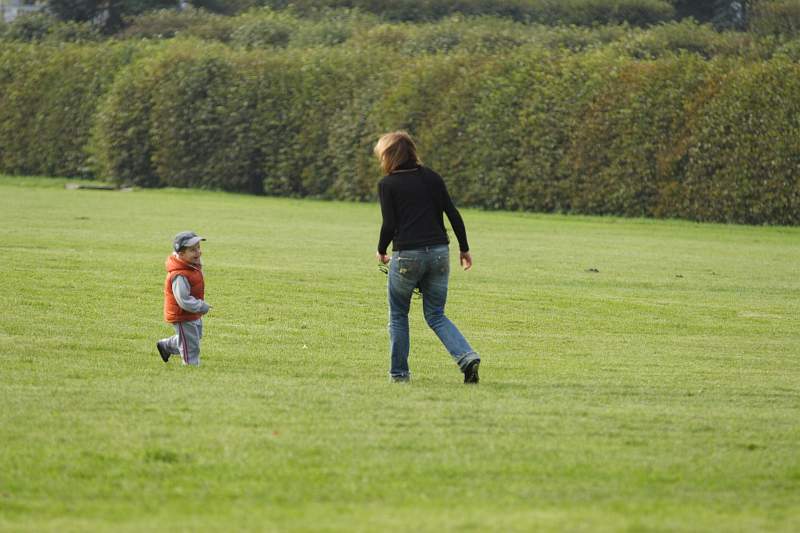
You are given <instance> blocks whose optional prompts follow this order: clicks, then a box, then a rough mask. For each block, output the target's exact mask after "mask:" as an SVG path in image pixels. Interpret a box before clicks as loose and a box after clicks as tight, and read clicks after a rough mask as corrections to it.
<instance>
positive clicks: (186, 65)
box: [150, 40, 257, 191]
mask: <svg viewBox="0 0 800 533" xmlns="http://www.w3.org/2000/svg"><path fill="white" fill-rule="evenodd" d="M232 59H233V58H232V55H231V52H230V51H229V50H227V49H225V48H224V47H221V46H212V45H209V44H205V43H201V42H198V41H193V40H186V41H176V42H174V43H171V44H170V45H169V46H168V47H167V48H166V49H165V50H164V53H163V54H162V55H161V56H160V57H159V62H158V64H157V65H156V67H155V76H156V78H158V80H159V81H158V84H157V85H156V87H155V89H154V91H153V94H152V100H151V102H152V107H151V109H150V113H151V114H150V128H151V130H150V135H151V143H152V146H153V151H152V161H153V165H154V167H155V170H156V173H157V175H158V176H159V177H160V178H161V182H162V183H163V184H165V185H168V186H173V187H202V188H212V189H224V190H233V191H241V190H247V189H248V188H253V186H252V184H251V180H250V176H249V175H248V173H247V167H248V161H247V157H248V156H249V154H247V151H246V150H244V149H243V148H242V147H241V146H237V142H239V141H241V140H242V138H241V137H242V136H241V135H240V126H241V125H242V123H243V122H244V124H245V125H246V124H249V122H250V120H251V116H250V113H249V112H248V108H252V107H254V105H250V106H248V105H247V104H248V100H247V99H244V98H241V97H240V95H239V93H238V91H237V88H238V85H237V84H236V81H237V77H236V70H235V68H234V65H233V60H232ZM242 152H244V156H245V157H244V158H243V157H241V155H242ZM256 190H257V189H256Z"/></svg>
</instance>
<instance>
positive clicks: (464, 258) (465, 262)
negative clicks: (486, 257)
mask: <svg viewBox="0 0 800 533" xmlns="http://www.w3.org/2000/svg"><path fill="white" fill-rule="evenodd" d="M458 262H459V263H461V267H462V268H463V269H464V270H469V269H470V268H472V256H471V255H469V252H461V257H459V258H458Z"/></svg>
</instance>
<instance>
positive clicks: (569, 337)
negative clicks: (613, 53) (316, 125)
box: [0, 178, 800, 532]
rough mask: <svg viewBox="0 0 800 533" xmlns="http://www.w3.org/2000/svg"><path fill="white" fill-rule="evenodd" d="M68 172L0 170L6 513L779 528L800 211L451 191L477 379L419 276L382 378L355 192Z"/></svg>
mask: <svg viewBox="0 0 800 533" xmlns="http://www.w3.org/2000/svg"><path fill="white" fill-rule="evenodd" d="M64 183H65V182H64V181H63V180H45V179H34V178H29V179H20V178H1V179H0V406H1V407H0V529H2V530H10V531H12V530H13V531H28V530H30V531H42V530H53V531H56V530H57V531H91V530H107V531H111V530H113V531H142V530H169V531H175V530H217V531H231V530H275V531H287V530H288V531H415V532H418V531H443V530H450V531H456V530H458V531H487V530H494V531H533V530H538V531H587V532H595V531H797V530H799V529H800V276H798V274H799V273H800V228H765V227H745V226H724V225H701V224H694V223H689V222H681V221H653V220H625V219H616V218H586V217H566V216H549V215H526V214H516V213H490V212H480V211H473V210H463V212H462V214H463V215H464V218H465V221H466V224H467V229H468V232H469V237H470V243H471V245H472V250H473V257H474V259H475V266H474V268H473V270H472V271H470V272H466V273H465V272H463V271H461V270H456V269H455V268H454V270H453V274H452V276H451V293H450V305H449V306H448V309H449V313H448V314H449V316H450V318H451V319H453V321H454V322H455V323H456V324H458V326H459V327H460V328H461V330H462V331H463V332H464V333H465V335H466V336H467V338H468V339H469V340H470V342H471V343H472V345H473V347H475V348H476V349H477V350H478V351H479V352H480V353H481V355H482V358H483V364H482V365H481V384H480V385H478V386H477V387H474V386H473V387H469V386H464V385H463V384H462V383H461V379H462V378H461V374H460V373H459V372H458V369H457V368H456V366H455V365H454V364H453V363H452V362H451V360H450V357H449V356H448V355H447V353H446V352H445V350H444V348H442V347H441V345H440V344H439V343H438V340H437V339H436V338H435V336H434V335H433V333H432V332H430V331H429V330H428V329H427V328H426V326H425V323H424V321H423V319H422V312H421V305H420V302H416V301H415V302H414V304H413V306H412V315H413V317H412V321H411V330H412V357H411V360H410V363H411V368H412V372H413V375H414V380H413V382H412V383H411V384H410V385H402V384H400V385H398V384H390V383H389V382H388V378H387V370H388V369H387V365H388V355H387V332H386V322H387V310H386V303H385V283H386V278H385V276H384V275H383V274H381V273H380V272H379V271H378V269H377V267H376V262H375V259H374V253H375V252H374V249H375V244H376V242H377V235H378V225H379V210H378V207H377V205H372V204H346V203H333V202H317V201H296V200H285V199H274V198H258V197H251V196H240V195H231V194H224V193H212V192H199V191H182V190H159V191H149V190H145V191H138V190H137V191H134V192H111V191H87V190H65V189H64ZM183 229H193V230H196V231H198V232H199V233H201V234H202V235H204V236H206V237H207V238H208V241H207V242H206V243H204V244H203V250H204V260H205V263H206V268H205V272H206V296H207V299H208V301H209V302H210V303H211V304H212V305H214V309H213V311H212V312H211V314H209V315H208V317H207V319H206V321H205V333H206V337H205V339H204V343H203V353H202V360H203V365H202V366H201V367H200V368H184V367H181V366H180V365H179V364H178V362H177V361H174V362H171V363H170V364H167V365H165V364H163V363H162V362H161V360H160V359H159V357H158V355H157V353H156V351H155V347H154V343H155V341H156V339H158V338H160V337H163V336H166V335H168V334H169V333H170V331H171V329H170V328H169V327H168V326H167V325H166V324H164V323H163V322H162V317H161V313H162V311H161V308H162V296H161V290H162V284H163V278H164V272H163V262H164V259H165V257H166V255H167V254H168V253H169V251H170V244H171V238H172V236H173V235H174V234H175V233H176V232H178V231H180V230H183ZM451 259H452V261H453V266H454V267H455V258H451ZM592 269H596V270H597V271H598V272H593V271H592Z"/></svg>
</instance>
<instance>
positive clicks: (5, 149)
mask: <svg viewBox="0 0 800 533" xmlns="http://www.w3.org/2000/svg"><path fill="white" fill-rule="evenodd" d="M134 53H135V49H134V48H132V47H131V46H130V45H118V44H103V45H99V46H98V45H91V46H88V45H77V44H60V45H58V46H49V45H48V46H43V45H30V44H27V45H16V46H6V47H4V48H3V50H2V52H0V64H2V65H3V66H2V68H0V71H2V72H4V74H3V75H2V76H1V78H2V82H0V83H2V85H3V87H2V91H0V154H1V155H0V168H2V170H3V171H5V172H9V173H25V174H41V175H51V176H89V175H90V174H91V171H90V168H89V167H90V161H89V155H88V154H87V153H86V151H85V148H86V144H87V142H88V138H89V133H90V130H91V127H92V123H93V120H94V117H95V112H96V109H97V105H98V101H99V99H100V98H101V97H102V96H103V94H105V92H106V91H107V90H108V87H109V86H110V84H111V82H112V80H113V78H114V75H115V74H116V72H117V71H118V70H119V69H120V68H121V67H122V66H123V65H124V64H126V63H128V62H129V61H131V58H132V56H133V54H134Z"/></svg>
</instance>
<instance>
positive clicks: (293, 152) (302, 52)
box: [0, 21, 800, 224]
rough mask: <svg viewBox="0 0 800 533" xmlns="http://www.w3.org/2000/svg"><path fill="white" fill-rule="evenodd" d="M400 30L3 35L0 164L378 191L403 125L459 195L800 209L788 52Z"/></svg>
mask: <svg viewBox="0 0 800 533" xmlns="http://www.w3.org/2000/svg"><path fill="white" fill-rule="evenodd" d="M493 23H494V22H493ZM446 24H456V23H455V22H452V21H451V22H447V23H446ZM448 27H449V26H448ZM376 31H378V29H377V27H376ZM380 31H384V32H385V31H399V32H406V31H408V28H406V27H405V26H404V25H398V26H396V27H392V26H383V27H382V28H380ZM412 33H413V31H412ZM399 48H400V49H398V47H394V48H393V47H391V46H386V45H385V44H373V45H372V46H368V47H360V46H359V47H356V46H347V45H339V46H327V47H326V46H320V47H312V48H293V47H291V46H289V47H288V48H281V47H274V46H272V47H269V48H252V49H248V48H245V47H238V46H229V45H224V44H221V43H219V42H207V41H202V40H198V39H185V38H177V39H174V40H170V41H160V42H155V43H150V44H146V43H136V44H134V43H127V42H123V43H115V42H104V43H97V44H92V45H78V44H63V45H59V46H54V45H51V44H41V45H33V44H14V45H11V46H8V47H4V48H3V49H2V51H0V171H2V172H8V173H27V174H48V175H67V176H75V175H82V176H86V175H90V174H93V175H96V176H98V177H100V178H110V179H113V180H114V181H116V182H118V183H125V184H134V185H139V186H145V187H151V186H174V187H203V188H211V189H221V190H229V191H238V192H250V193H266V194H271V195H281V196H294V197H305V196H312V197H319V198H338V199H348V200H373V199H374V198H375V186H376V182H377V180H378V179H379V178H380V174H379V169H378V167H377V164H376V162H375V160H374V156H373V155H372V151H371V150H372V145H373V144H374V142H375V140H376V139H377V136H378V135H379V134H380V133H382V132H385V131H387V130H393V129H398V128H405V129H408V130H409V131H411V132H412V134H413V135H414V136H415V137H416V138H417V140H418V142H419V146H420V150H421V154H422V157H423V160H424V161H425V163H426V164H429V165H430V166H432V167H433V168H435V169H436V170H437V171H439V172H440V173H441V174H442V175H443V176H444V178H445V179H446V180H447V183H448V186H449V188H450V190H451V193H452V194H453V196H454V198H455V199H456V201H457V203H459V204H460V205H471V206H477V207H483V208H488V209H498V208H499V209H515V210H535V211H561V212H577V213H590V214H620V215H626V216H653V217H674V216H680V217H685V218H690V219H695V220H714V221H725V222H745V223H771V224H800V185H799V182H798V176H799V175H800V172H798V171H799V170H800V81H798V80H800V66H798V65H797V64H796V63H795V62H793V61H792V60H791V59H790V58H789V57H790V54H789V53H788V52H787V53H784V54H778V55H776V56H775V57H774V58H772V59H769V60H760V59H759V60H755V59H750V58H736V57H712V59H709V58H708V57H707V54H705V53H700V52H697V51H695V52H690V51H685V50H682V49H678V51H677V52H671V51H664V52H662V53H659V54H658V55H657V56H655V57H649V56H638V55H637V54H629V53H627V52H625V51H624V48H620V42H619V41H617V42H612V43H611V44H609V45H593V46H588V47H587V48H585V49H581V48H579V49H578V50H577V51H575V50H571V49H568V48H561V49H553V48H552V47H551V45H550V43H548V42H529V43H517V44H515V45H514V46H513V47H512V48H509V49H501V50H497V49H494V48H492V47H487V48H485V49H484V48H481V47H475V48H455V49H453V50H451V51H449V52H447V53H444V52H443V51H442V50H440V49H437V50H436V51H435V52H434V53H405V52H402V47H399Z"/></svg>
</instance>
